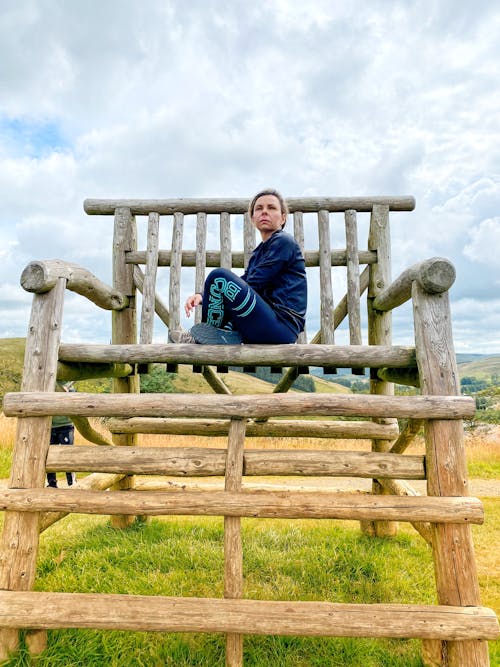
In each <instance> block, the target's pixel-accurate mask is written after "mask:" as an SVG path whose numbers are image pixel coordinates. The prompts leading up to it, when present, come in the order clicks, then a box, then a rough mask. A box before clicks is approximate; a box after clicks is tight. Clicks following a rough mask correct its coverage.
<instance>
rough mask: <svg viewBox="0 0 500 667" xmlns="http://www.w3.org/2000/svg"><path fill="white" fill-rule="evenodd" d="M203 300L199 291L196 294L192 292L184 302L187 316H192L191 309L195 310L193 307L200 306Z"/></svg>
mask: <svg viewBox="0 0 500 667" xmlns="http://www.w3.org/2000/svg"><path fill="white" fill-rule="evenodd" d="M202 301H203V297H202V295H201V294H199V293H198V292H197V293H196V294H191V296H188V298H187V299H186V303H185V304H184V311H185V313H186V316H187V317H191V311H192V310H193V308H196V306H199V305H200V303H201V302H202Z"/></svg>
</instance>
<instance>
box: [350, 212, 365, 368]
mask: <svg viewBox="0 0 500 667" xmlns="http://www.w3.org/2000/svg"><path fill="white" fill-rule="evenodd" d="M345 238H346V254H347V310H348V313H349V342H350V344H351V345H362V344H363V341H362V338H361V312H360V310H361V309H360V306H361V303H360V294H359V254H358V223H357V219H356V211H353V210H349V211H346V212H345ZM351 370H352V373H353V374H354V375H364V374H365V369H364V368H353V369H351Z"/></svg>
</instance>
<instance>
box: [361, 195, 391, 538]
mask: <svg viewBox="0 0 500 667" xmlns="http://www.w3.org/2000/svg"><path fill="white" fill-rule="evenodd" d="M368 248H369V249H370V250H375V251H376V252H377V257H378V261H377V263H376V264H372V265H370V268H369V271H370V279H369V284H368V298H367V309H368V343H369V345H391V343H392V314H391V313H390V312H389V313H381V312H379V311H377V310H375V309H374V307H373V300H374V298H375V297H376V296H378V294H379V293H380V292H381V291H382V290H383V289H384V288H385V287H387V286H388V285H389V284H390V282H391V238H390V228H389V207H388V206H383V205H375V206H374V207H373V210H372V213H371V216H370V230H369V234H368ZM388 365H389V364H388ZM370 393H371V394H375V395H383V396H388V397H390V396H392V395H394V385H393V384H392V383H391V382H385V381H383V380H380V378H379V377H378V376H377V374H376V371H375V370H374V369H373V368H371V372H370ZM391 446H392V442H391V441H390V440H386V441H384V440H373V441H372V449H373V450H374V451H388V450H389V449H390V448H391ZM372 492H373V493H375V494H383V493H386V491H385V490H384V488H383V487H382V486H381V485H380V484H379V483H378V482H377V480H376V479H374V480H373V485H372ZM362 530H363V531H364V532H366V533H368V534H374V535H378V536H379V537H390V536H393V535H395V534H396V532H397V526H396V525H395V524H389V523H380V524H370V525H368V524H365V525H363V526H362Z"/></svg>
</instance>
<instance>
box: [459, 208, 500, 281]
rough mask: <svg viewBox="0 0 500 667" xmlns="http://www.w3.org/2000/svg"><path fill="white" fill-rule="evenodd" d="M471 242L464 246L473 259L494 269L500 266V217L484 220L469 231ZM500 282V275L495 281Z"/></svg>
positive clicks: (468, 255) (467, 255)
mask: <svg viewBox="0 0 500 667" xmlns="http://www.w3.org/2000/svg"><path fill="white" fill-rule="evenodd" d="M469 237H470V242H469V243H467V245H466V246H465V248H464V254H465V255H466V257H469V258H470V259H471V260H472V261H474V262H477V263H479V264H486V265H488V266H491V268H493V269H497V270H498V267H499V257H498V253H499V249H500V217H496V218H489V219H488V220H483V221H482V222H481V223H479V225H478V226H477V227H476V228H474V229H471V230H470V231H469ZM495 283H496V285H498V284H499V283H500V275H499V276H498V278H497V280H496V281H495Z"/></svg>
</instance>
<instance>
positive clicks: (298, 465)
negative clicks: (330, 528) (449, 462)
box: [46, 420, 425, 491]
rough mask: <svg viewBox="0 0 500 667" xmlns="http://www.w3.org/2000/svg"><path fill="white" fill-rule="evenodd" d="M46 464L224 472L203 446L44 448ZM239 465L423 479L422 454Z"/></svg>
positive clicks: (222, 453)
mask: <svg viewBox="0 0 500 667" xmlns="http://www.w3.org/2000/svg"><path fill="white" fill-rule="evenodd" d="M233 421H237V420H232V421H231V422H230V425H232V423H233ZM234 430H235V429H234V427H232V428H231V426H230V429H229V439H230V441H231V442H232V438H233V437H235V436H234V434H233V435H232V433H233V431H234ZM228 456H229V454H228ZM242 460H243V459H242ZM46 467H47V470H49V471H54V472H60V471H61V472H63V471H65V470H75V471H77V472H108V473H109V472H127V473H133V474H136V475H179V476H181V477H185V476H189V477H191V476H193V477H205V476H212V475H217V476H220V475H225V474H226V450H225V449H217V448H205V447H173V448H172V447H168V448H165V447H161V448H159V447H137V448H132V447H127V448H126V449H124V448H123V447H105V446H100V447H99V449H96V447H93V446H85V445H80V446H79V447H72V448H71V447H49V453H48V456H47V464H46ZM244 469H245V475H259V476H265V475H300V476H315V477H316V476H335V477H379V478H396V479H425V467H424V457H423V456H402V455H400V454H379V453H375V452H346V451H342V452H334V451H314V450H298V449H294V450H286V449H285V450H279V449H277V450H274V449H273V450H268V449H251V450H247V451H246V452H245V455H244ZM227 490H229V491H231V490H237V489H232V488H231V489H227Z"/></svg>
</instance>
